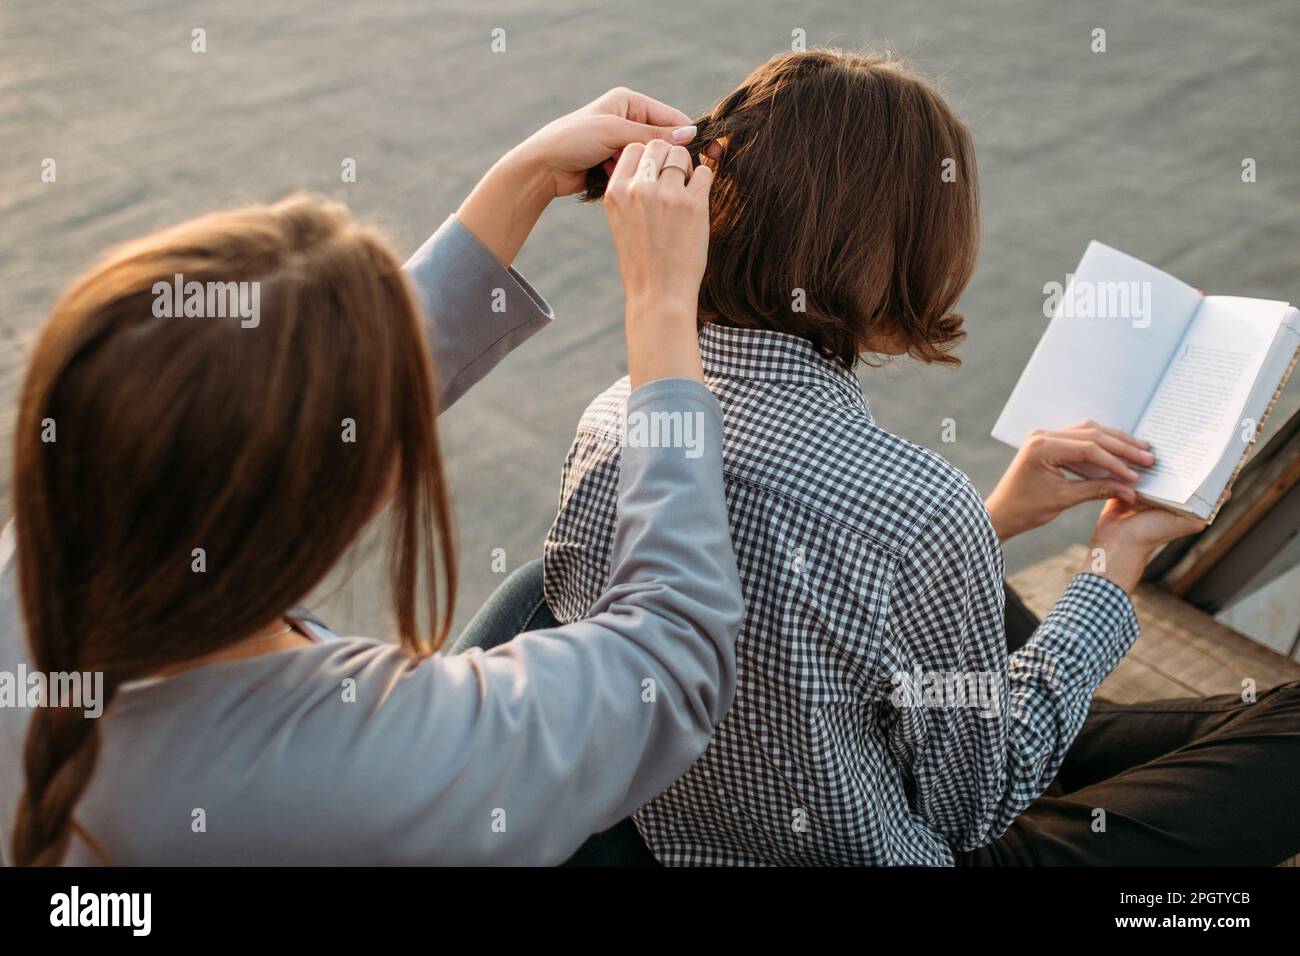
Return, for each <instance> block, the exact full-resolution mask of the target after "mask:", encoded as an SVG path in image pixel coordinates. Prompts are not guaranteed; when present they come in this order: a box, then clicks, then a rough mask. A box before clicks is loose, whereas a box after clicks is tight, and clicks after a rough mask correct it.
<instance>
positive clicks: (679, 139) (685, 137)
mask: <svg viewBox="0 0 1300 956" xmlns="http://www.w3.org/2000/svg"><path fill="white" fill-rule="evenodd" d="M694 138H695V127H694V126H679V127H677V128H676V129H675V130H673V142H674V143H689V142H690V141H691V140H693V139H694Z"/></svg>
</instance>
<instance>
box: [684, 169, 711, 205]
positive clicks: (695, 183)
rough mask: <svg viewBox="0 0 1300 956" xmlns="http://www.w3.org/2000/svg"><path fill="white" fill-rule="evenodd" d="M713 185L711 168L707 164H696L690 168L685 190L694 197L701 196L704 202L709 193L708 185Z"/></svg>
mask: <svg viewBox="0 0 1300 956" xmlns="http://www.w3.org/2000/svg"><path fill="white" fill-rule="evenodd" d="M712 185H713V170H711V169H709V167H708V166H696V167H695V168H694V169H693V170H691V181H690V182H688V183H687V184H686V192H687V193H688V194H689V195H691V196H694V197H697V198H703V199H704V200H705V201H706V202H707V200H708V195H709V187H710V186H712Z"/></svg>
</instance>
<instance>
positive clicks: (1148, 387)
mask: <svg viewBox="0 0 1300 956" xmlns="http://www.w3.org/2000/svg"><path fill="white" fill-rule="evenodd" d="M1065 278H1066V277H1065V276H1062V277H1061V279H1062V280H1064V279H1065ZM1062 284H1064V283H1062ZM1201 299H1202V296H1201V294H1200V293H1199V292H1198V291H1197V290H1196V289H1193V288H1192V287H1191V286H1189V285H1187V284H1185V283H1183V282H1180V281H1179V280H1178V279H1175V278H1174V277H1173V276H1171V275H1168V274H1167V273H1164V272H1161V271H1160V270H1159V269H1157V268H1155V267H1154V266H1150V265H1147V264H1146V263H1145V262H1143V261H1142V260H1140V259H1135V258H1133V257H1132V256H1128V255H1125V254H1124V253H1122V252H1119V251H1117V250H1115V249H1112V248H1110V247H1109V246H1106V245H1103V244H1101V243H1100V242H1091V243H1089V244H1088V248H1087V250H1086V251H1085V252H1084V254H1083V258H1082V259H1081V260H1080V261H1079V265H1078V267H1077V268H1076V269H1075V271H1074V273H1073V274H1072V276H1071V277H1070V281H1069V284H1068V286H1066V288H1065V290H1064V293H1063V294H1062V295H1060V297H1059V301H1058V303H1057V304H1056V308H1055V312H1054V315H1053V318H1052V320H1051V322H1050V324H1049V325H1048V326H1047V329H1046V331H1045V332H1044V333H1043V336H1042V339H1041V340H1040V341H1039V343H1038V347H1037V348H1036V349H1035V350H1034V354H1033V356H1032V357H1031V358H1030V359H1029V364H1028V365H1026V366H1025V370H1024V372H1023V373H1022V374H1021V376H1020V381H1019V383H1018V384H1017V385H1016V387H1015V390H1014V391H1013V392H1012V393H1011V397H1010V398H1009V399H1008V400H1007V405H1006V407H1005V408H1004V409H1003V410H1002V415H1001V417H999V418H998V422H997V424H996V425H995V426H994V428H993V437H994V438H997V439H998V440H1000V441H1004V442H1006V443H1007V444H1009V445H1012V446H1015V447H1017V448H1018V447H1020V445H1021V444H1023V443H1024V440H1025V437H1026V436H1027V435H1028V433H1029V432H1030V431H1032V430H1033V429H1035V428H1066V427H1068V426H1070V425H1074V424H1076V423H1078V422H1081V421H1085V420H1086V419H1090V418H1091V419H1093V420H1095V421H1098V422H1101V423H1102V424H1104V425H1110V426H1113V427H1115V428H1122V429H1125V430H1126V431H1132V430H1133V428H1134V427H1135V426H1136V425H1137V423H1138V420H1139V418H1140V417H1141V415H1142V411H1143V409H1144V408H1145V407H1146V405H1147V401H1148V399H1149V398H1150V397H1151V395H1152V394H1153V392H1154V391H1155V389H1156V386H1157V384H1158V383H1159V381H1160V376H1161V373H1162V372H1163V371H1164V369H1165V366H1166V365H1167V364H1168V363H1169V361H1170V359H1171V358H1172V356H1173V354H1174V352H1175V350H1176V349H1177V348H1178V343H1179V342H1180V341H1182V338H1183V334H1184V332H1186V330H1187V327H1188V324H1189V323H1190V322H1191V319H1192V316H1193V314H1194V313H1195V312H1196V310H1197V307H1198V306H1199V305H1200V303H1201Z"/></svg>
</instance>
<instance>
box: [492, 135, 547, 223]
mask: <svg viewBox="0 0 1300 956" xmlns="http://www.w3.org/2000/svg"><path fill="white" fill-rule="evenodd" d="M493 170H494V171H496V172H499V173H500V175H501V176H502V177H503V178H504V179H506V180H507V181H508V182H509V183H510V184H511V185H512V186H513V187H514V188H515V189H516V190H517V191H518V192H517V193H516V195H517V196H518V199H519V202H520V204H521V205H525V206H528V207H533V208H544V207H545V206H546V205H548V204H549V203H550V201H551V200H552V199H554V198H555V195H556V194H555V176H554V175H553V174H552V172H551V168H550V166H549V165H548V164H547V162H546V160H545V159H544V158H543V157H542V156H540V155H539V154H538V153H537V151H536V150H535V149H534V148H533V147H532V145H531V144H530V142H529V141H528V140H524V142H522V143H520V144H519V145H518V146H516V147H515V148H514V149H512V150H510V152H508V153H506V154H505V155H504V156H502V157H501V159H499V160H498V161H497V164H496V166H495V167H493Z"/></svg>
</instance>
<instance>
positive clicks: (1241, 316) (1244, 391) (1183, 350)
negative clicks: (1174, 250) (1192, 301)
mask: <svg viewBox="0 0 1300 956" xmlns="http://www.w3.org/2000/svg"><path fill="white" fill-rule="evenodd" d="M1249 302H1260V303H1261V304H1265V302H1264V300H1243V299H1235V298H1232V297H1228V296H1210V297H1208V298H1206V299H1205V300H1204V301H1203V302H1202V304H1201V307H1200V309H1198V310H1197V312H1196V316H1195V318H1194V319H1193V320H1192V324H1191V326H1190V327H1189V328H1188V330H1187V334H1186V335H1185V336H1184V338H1183V341H1182V343H1181V344H1180V345H1179V347H1178V350H1177V353H1176V354H1175V355H1174V357H1173V358H1172V360H1171V361H1170V363H1169V366H1168V368H1166V369H1165V373H1164V376H1163V378H1162V379H1161V381H1160V384H1159V386H1158V387H1157V388H1156V391H1155V394H1154V395H1153V396H1152V397H1151V401H1150V403H1149V404H1148V406H1147V408H1146V411H1145V412H1144V413H1143V415H1142V418H1141V420H1140V421H1139V422H1138V424H1137V427H1136V428H1135V429H1134V434H1135V435H1136V436H1137V437H1138V438H1145V439H1146V440H1147V441H1149V442H1151V445H1152V451H1154V452H1155V453H1156V463H1155V465H1153V466H1152V467H1151V468H1149V469H1147V470H1146V473H1145V474H1144V475H1143V477H1142V480H1141V481H1140V482H1138V485H1137V490H1138V491H1139V492H1140V493H1141V494H1144V495H1147V496H1149V497H1154V498H1162V499H1164V500H1166V501H1171V502H1187V501H1188V500H1189V499H1191V497H1192V495H1193V494H1194V493H1195V492H1196V490H1197V489H1198V488H1199V487H1200V486H1201V483H1202V482H1204V481H1205V479H1206V478H1207V477H1208V476H1209V474H1210V472H1211V471H1212V470H1214V468H1215V466H1217V465H1218V464H1219V462H1220V460H1221V459H1222V458H1223V455H1224V452H1225V450H1226V449H1227V448H1228V444H1229V443H1230V442H1232V443H1234V444H1235V443H1236V442H1238V441H1240V440H1241V438H1240V436H1239V435H1238V430H1239V429H1240V428H1242V427H1244V426H1245V424H1246V423H1243V422H1242V421H1241V416H1242V414H1243V410H1244V409H1245V405H1246V400H1247V398H1248V397H1249V396H1250V393H1251V390H1252V389H1253V388H1254V386H1255V381H1256V379H1257V378H1258V377H1259V372H1260V367H1261V366H1262V365H1263V362H1264V358H1265V357H1266V356H1267V355H1268V352H1269V347H1270V346H1271V345H1272V343H1273V340H1274V338H1275V337H1276V335H1277V330H1278V326H1279V325H1280V324H1281V321H1282V317H1283V315H1284V314H1285V311H1284V310H1285V303H1274V304H1275V305H1278V306H1281V307H1282V308H1280V309H1271V308H1255V307H1253V306H1245V305H1243V304H1242V303H1249Z"/></svg>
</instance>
